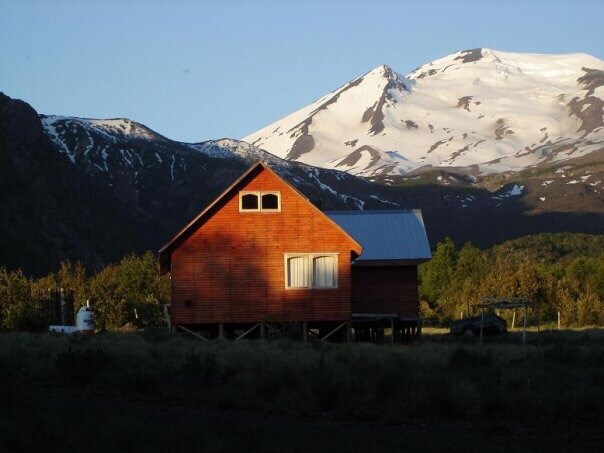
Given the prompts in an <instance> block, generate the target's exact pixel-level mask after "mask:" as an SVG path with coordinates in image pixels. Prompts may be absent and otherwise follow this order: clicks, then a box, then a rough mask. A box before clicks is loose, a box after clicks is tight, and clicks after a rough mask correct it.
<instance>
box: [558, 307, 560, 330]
mask: <svg viewBox="0 0 604 453" xmlns="http://www.w3.org/2000/svg"><path fill="white" fill-rule="evenodd" d="M558 330H560V311H558Z"/></svg>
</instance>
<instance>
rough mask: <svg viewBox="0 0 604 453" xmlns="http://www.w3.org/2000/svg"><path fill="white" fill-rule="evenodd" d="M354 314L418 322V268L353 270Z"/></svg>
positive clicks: (399, 267)
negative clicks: (412, 319)
mask: <svg viewBox="0 0 604 453" xmlns="http://www.w3.org/2000/svg"><path fill="white" fill-rule="evenodd" d="M352 312H353V313H371V314H392V313H396V314H398V315H399V316H401V318H418V317H419V295H418V287H417V266H391V267H390V266H388V267H384V266H366V267H363V266H353V268H352Z"/></svg>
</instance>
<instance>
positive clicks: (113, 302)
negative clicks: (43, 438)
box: [0, 234, 604, 330]
mask: <svg viewBox="0 0 604 453" xmlns="http://www.w3.org/2000/svg"><path fill="white" fill-rule="evenodd" d="M49 288H63V290H64V291H66V292H69V293H70V294H73V299H74V309H75V310H76V311H77V310H78V309H79V307H81V306H82V305H84V304H85V303H86V301H88V300H89V301H90V303H91V305H92V306H93V308H94V311H95V317H96V325H97V327H98V328H101V329H118V328H121V327H124V326H126V325H132V326H135V327H139V328H148V327H150V328H157V327H163V326H165V321H164V318H163V316H164V315H163V305H164V304H167V303H169V300H170V279H169V276H166V275H164V276H161V275H160V274H159V267H158V262H157V258H156V256H155V255H154V254H153V253H151V252H147V253H145V254H144V255H142V256H138V255H128V256H126V257H124V258H123V259H122V260H121V261H120V262H118V263H115V264H110V265H108V266H106V267H105V268H103V269H102V270H100V271H99V272H96V273H92V274H90V273H88V272H87V270H86V269H85V267H84V266H83V265H82V264H81V263H71V262H69V261H66V262H63V263H62V264H61V266H60V268H59V269H58V270H57V271H56V272H52V273H50V274H48V275H47V276H45V277H42V278H36V279H34V278H30V277H28V276H26V275H24V274H23V273H22V272H21V271H20V270H17V271H10V270H7V269H6V268H0V330H44V329H46V328H47V326H48V325H49V324H50V323H53V322H57V321H56V320H51V319H49V316H48V311H47V310H45V309H44V308H45V304H47V303H48V301H47V300H45V298H44V294H46V291H47V290H48V289H49ZM419 293H420V312H421V315H422V318H424V320H425V322H426V323H427V324H433V325H443V326H446V325H448V323H449V321H451V320H452V319H458V318H459V317H460V316H461V315H462V314H463V315H464V316H466V315H468V314H472V312H473V311H474V309H473V307H474V305H475V304H477V303H479V302H480V301H481V300H482V298H484V297H526V298H528V299H529V301H530V302H531V304H532V305H531V309H530V312H529V323H530V324H533V325H534V324H536V322H537V320H538V321H539V322H540V323H542V324H545V323H553V322H556V321H557V317H558V313H560V320H561V323H562V325H563V326H564V327H575V326H588V325H602V324H604V236H591V235H580V234H540V235H536V236H528V237H525V238H521V239H518V240H515V241H508V242H506V243H504V244H501V245H498V246H495V247H492V248H490V249H487V250H480V249H478V248H476V247H474V246H473V245H471V244H466V245H464V246H463V247H459V248H458V247H456V246H455V244H454V242H453V241H452V240H451V239H446V240H444V241H442V242H440V243H439V244H437V246H436V248H435V250H434V253H433V258H432V260H431V261H429V262H427V263H425V264H422V265H421V266H420V268H419ZM499 314H500V315H501V316H503V317H504V318H507V319H508V321H511V317H512V313H509V312H508V313H506V312H500V313H499Z"/></svg>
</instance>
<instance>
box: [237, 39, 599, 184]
mask: <svg viewBox="0 0 604 453" xmlns="http://www.w3.org/2000/svg"><path fill="white" fill-rule="evenodd" d="M603 85H604V62H603V61H602V60H599V59H597V58H595V57H592V56H590V55H587V54H567V55H541V54H522V53H510V52H500V51H496V50H491V49H472V50H466V51H461V52H457V53H454V54H451V55H448V56H446V57H444V58H441V59H438V60H435V61H433V62H431V63H428V64H426V65H424V66H421V67H419V68H417V69H416V70H414V71H413V72H411V73H410V74H409V75H407V76H406V77H405V76H402V75H401V74H398V73H396V72H395V71H394V70H392V69H391V68H389V67H388V66H385V65H382V66H379V67H377V68H375V69H373V70H371V71H369V72H368V73H367V74H365V75H363V76H361V77H358V78H356V79H354V80H352V81H350V82H348V83H347V84H345V85H343V86H342V87H340V88H338V89H337V90H335V91H333V92H331V93H329V94H327V95H326V96H323V97H322V98H320V99H319V100H317V101H315V102H313V103H312V104H310V105H308V106H306V107H304V108H302V109H300V110H298V111H297V112H295V113H292V114H291V115H289V116H287V117H285V118H283V119H281V120H279V121H277V122H275V123H273V124H271V125H269V126H267V127H265V128H263V129H261V130H259V131H257V132H255V133H253V134H250V135H249V136H247V137H244V138H243V140H245V141H247V142H249V143H251V144H253V145H254V146H257V147H260V148H263V149H266V150H267V151H269V152H271V153H273V154H275V155H277V156H279V157H282V158H284V159H287V160H292V161H299V162H304V163H307V164H310V165H314V166H318V167H323V168H332V169H338V170H344V171H347V172H349V173H352V174H355V175H362V176H366V177H382V179H383V178H384V177H385V176H386V175H400V174H408V173H410V172H413V173H420V172H422V171H424V170H425V169H428V168H433V167H445V168H453V167H456V168H457V169H458V170H459V168H460V167H461V168H464V169H465V171H466V172H469V173H472V174H475V175H478V174H489V173H499V172H506V171H520V170H523V169H526V168H529V167H531V166H535V165H538V164H543V163H552V162H558V161H564V160H568V159H573V158H576V157H580V156H584V155H586V154H589V153H591V152H593V151H597V150H601V149H603V148H604V121H603V108H604V87H603Z"/></svg>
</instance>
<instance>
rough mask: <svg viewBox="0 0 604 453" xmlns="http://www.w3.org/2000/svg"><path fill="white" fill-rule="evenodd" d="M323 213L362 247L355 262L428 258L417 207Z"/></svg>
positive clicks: (429, 254) (422, 224)
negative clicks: (397, 209)
mask: <svg viewBox="0 0 604 453" xmlns="http://www.w3.org/2000/svg"><path fill="white" fill-rule="evenodd" d="M325 214H326V215H327V216H328V217H329V218H330V219H331V220H333V221H334V222H335V223H337V224H338V225H339V226H340V227H341V228H342V229H343V230H345V231H346V232H347V233H348V234H350V235H351V236H352V237H353V238H354V239H355V240H356V241H357V242H358V243H359V244H361V245H362V246H363V252H362V253H361V256H360V257H359V258H357V260H356V262H367V261H393V262H395V261H396V262H398V261H407V262H411V261H413V262H422V261H427V260H429V259H430V258H432V253H431V252H430V244H429V243H428V237H427V236H426V228H425V227H424V220H423V218H422V213H421V211H420V210H419V209H413V210H404V211H327V212H325Z"/></svg>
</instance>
